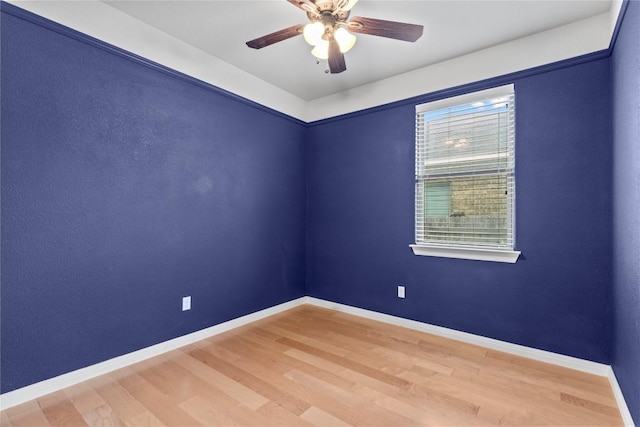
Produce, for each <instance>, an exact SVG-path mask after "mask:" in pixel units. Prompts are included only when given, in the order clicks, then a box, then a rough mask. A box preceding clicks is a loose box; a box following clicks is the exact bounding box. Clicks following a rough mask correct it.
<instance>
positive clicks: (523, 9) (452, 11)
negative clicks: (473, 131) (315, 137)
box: [5, 0, 622, 122]
mask: <svg viewBox="0 0 640 427" xmlns="http://www.w3.org/2000/svg"><path fill="white" fill-rule="evenodd" d="M5 1H7V2H9V3H12V4H14V5H15V6H18V7H20V8H23V9H26V10H29V11H31V12H33V13H35V14H37V15H40V16H43V17H45V18H48V19H50V20H52V21H55V22H57V23H60V24H62V25H64V26H66V27H69V28H72V29H74V30H77V31H79V32H81V33H84V34H87V35H89V36H92V37H95V38H97V39H99V40H102V41H103V42H105V43H107V44H110V45H113V46H116V47H119V48H122V49H124V50H126V51H128V52H131V53H133V54H135V55H138V56H140V57H143V58H146V59H148V60H150V61H152V62H155V63H158V64H161V65H163V66H166V67H168V68H170V69H172V70H176V71H178V72H180V73H183V74H186V75H188V76H191V77H193V78H195V79H197V80H200V81H202V82H205V83H208V84H211V85H213V86H216V87H218V88H221V89H223V90H225V91H228V92H230V93H233V94H234V95H237V96H240V97H243V98H246V99H248V100H251V101H254V102H256V103H257V104H261V105H264V106H266V107H268V108H271V109H273V110H277V111H279V112H282V113H284V114H286V115H289V116H291V117H294V118H297V119H300V120H302V121H305V122H314V121H317V120H322V119H325V118H330V117H335V116H339V115H342V114H348V113H350V112H355V111H360V110H364V109H367V108H371V107H375V106H379V105H383V104H388V103H392V102H395V101H399V100H403V99H407V98H411V97H415V96H420V95H423V94H427V93H432V92H437V91H440V90H444V89H447V88H452V87H456V86H460V85H464V84H468V83H472V82H477V81H481V80H485V79H491V78H493V77H496V76H502V75H508V74H510V73H514V72H518V71H522V70H527V69H531V68H534V67H538V66H541V65H545V64H551V63H555V62H558V61H562V60H563V59H567V58H574V57H579V56H581V55H585V54H589V53H592V52H597V51H601V50H604V49H607V47H608V46H609V43H610V41H611V37H612V34H613V31H614V28H615V23H616V20H617V18H618V15H619V13H620V10H621V5H622V0H413V1H404V0H386V1H377V0H360V1H359V2H358V4H356V6H355V7H354V9H353V10H352V16H364V17H369V18H378V19H385V20H393V21H400V22H408V23H414V24H420V25H423V26H424V35H423V36H422V38H421V39H420V40H418V41H417V42H416V43H408V42H403V41H398V40H390V39H385V38H381V37H375V36H368V35H357V37H358V42H357V43H356V45H355V46H354V48H353V49H352V50H351V51H349V52H348V53H346V54H345V59H346V63H347V70H346V71H345V72H343V73H341V74H325V72H324V71H325V68H326V67H327V66H326V64H324V63H320V64H316V60H315V58H314V57H313V56H312V55H311V53H310V46H308V45H307V44H306V43H305V42H304V39H303V38H302V37H294V38H292V39H288V40H285V41H283V42H280V43H277V44H274V45H272V46H268V47H265V48H263V49H260V50H255V49H250V48H248V47H247V46H246V45H245V42H247V41H249V40H252V39H255V38H257V37H260V36H263V35H266V34H268V33H271V32H274V31H277V30H280V29H283V28H287V27H290V26H293V25H296V24H304V23H306V16H305V14H304V13H303V12H302V11H301V10H300V9H298V8H297V7H295V6H293V5H291V4H289V3H288V2H287V1H286V0H258V1H255V0H254V1H245V0H233V1H218V0H203V1H191V0H161V1H153V0H143V1H138V0H135V1H134V0H119V1H108V0H105V1H99V0H76V1H69V0H5Z"/></svg>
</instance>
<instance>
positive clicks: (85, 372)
mask: <svg viewBox="0 0 640 427" xmlns="http://www.w3.org/2000/svg"><path fill="white" fill-rule="evenodd" d="M303 304H311V305H315V306H318V307H324V308H328V309H331V310H335V311H340V312H344V313H348V314H352V315H355V316H359V317H364V318H367V319H371V320H377V321H380V322H384V323H389V324H392V325H397V326H402V327H405V328H409V329H414V330H417V331H421V332H426V333H429V334H433V335H438V336H441V337H445V338H450V339H453V340H456V341H462V342H466V343H469V344H475V345H479V346H482V347H486V348H489V349H493V350H499V351H503V352H505V353H510V354H515V355H518V356H523V357H527V358H529V359H534V360H539V361H542V362H547V363H552V364H554V365H559V366H563V367H566V368H570V369H576V370H578V371H582V372H587V373H590V374H595V375H599V376H603V377H607V378H609V383H610V384H611V388H612V389H613V393H614V395H615V398H616V401H617V403H618V407H619V409H620V413H621V415H622V419H623V421H624V423H625V425H626V426H627V427H634V423H633V419H632V418H631V413H630V412H629V408H628V407H627V404H626V401H625V400H624V396H623V394H622V391H621V390H620V386H619V385H618V381H617V380H616V377H615V374H614V372H613V369H611V366H609V365H605V364H602V363H596V362H591V361H588V360H584V359H578V358H576V357H571V356H565V355H562V354H557V353H552V352H549V351H545V350H538V349H535V348H530V347H525V346H522V345H518V344H512V343H508V342H505V341H500V340H496V339H493V338H487V337H483V336H479V335H474V334H470V333H467V332H461V331H456V330H453V329H448V328H444V327H441V326H435V325H430V324H428V323H422V322H418V321H415V320H409V319H405V318H402V317H397V316H391V315H389V314H384V313H379V312H376V311H371V310H365V309H362V308H357V307H353V306H349V305H345V304H340V303H335V302H331V301H326V300H322V299H318V298H314V297H301V298H297V299H295V300H291V301H288V302H285V303H282V304H278V305H276V306H273V307H270V308H266V309H264V310H260V311H257V312H255V313H251V314H247V315H246V316H242V317H238V318H236V319H233V320H229V321H228V322H224V323H220V324H218V325H215V326H212V327H210V328H206V329H202V330H200V331H197V332H193V333H191V334H188V335H183V336H181V337H178V338H174V339H172V340H169V341H165V342H162V343H160V344H156V345H153V346H151V347H147V348H143V349H141V350H137V351H134V352H132V353H128V354H125V355H122V356H119V357H116V358H113V359H110V360H106V361H104V362H100V363H97V364H95V365H91V366H87V367H86V368H82V369H78V370H76V371H73V372H69V373H66V374H63V375H60V376H58V377H55V378H50V379H48V380H44V381H41V382H39V383H36V384H32V385H29V386H26V387H23V388H20V389H17V390H14V391H11V392H9V393H5V394H2V395H0V408H1V409H2V410H4V409H8V408H11V407H13V406H16V405H19V404H21V403H24V402H28V401H30V400H33V399H37V398H39V397H42V396H44V395H46V394H49V393H53V392H55V391H58V390H62V389H64V388H66V387H70V386H72V385H75V384H78V383H80V382H82V381H87V380H89V379H91V378H95V377H97V376H100V375H103V374H106V373H109V372H112V371H115V370H117V369H121V368H124V367H127V366H130V365H133V364H135V363H138V362H141V361H143V360H146V359H149V358H151V357H154V356H158V355H160V354H163V353H166V352H168V351H171V350H175V349H177V348H180V347H184V346H185V345H188V344H192V343H194V342H197V341H200V340H203V339H206V338H209V337H212V336H214V335H217V334H220V333H222V332H226V331H229V330H231V329H234V328H237V327H240V326H243V325H246V324H248V323H251V322H255V321H256V320H260V319H263V318H265V317H268V316H271V315H274V314H277V313H280V312H283V311H285V310H289V309H291V308H294V307H297V306H300V305H303Z"/></svg>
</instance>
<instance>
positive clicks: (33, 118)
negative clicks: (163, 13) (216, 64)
mask: <svg viewBox="0 0 640 427" xmlns="http://www.w3.org/2000/svg"><path fill="white" fill-rule="evenodd" d="M6 10H12V9H11V7H9V6H7V5H6V4H3V13H2V34H1V39H2V87H1V90H2V110H1V114H2V134H1V138H2V294H1V301H2V306H1V311H2V313H1V316H2V317H1V321H2V322H1V323H2V326H1V328H2V329H1V333H2V353H1V359H2V366H1V368H2V392H8V391H10V390H13V389H16V388H18V387H22V386H25V385H28V384H31V383H34V382H37V381H40V380H44V379H47V378H50V377H53V376H56V375H59V374H62V373H65V372H68V371H71V370H75V369H78V368H81V367H84V366H87V365H91V364H93V363H97V362H101V361H104V360H106V359H109V358H112V357H115V356H119V355H122V354H124V353H128V352H131V351H134V350H137V349H140V348H143V347H146V346H149V345H152V344H156V343H158V342H161V341H165V340H168V339H171V338H175V337H178V336H181V335H184V334H186V333H189V332H192V331H196V330H199V329H202V328H205V327H208V326H211V325H214V324H217V323H220V322H222V321H225V320H228V319H232V318H235V317H238V316H241V315H244V314H247V313H250V312H254V311H257V310H259V309H262V308H265V307H270V306H273V305H275V304H278V303H281V302H283V301H288V300H291V299H293V298H296V297H299V296H301V295H303V294H304V280H305V276H304V252H305V229H304V227H305V220H304V214H305V205H304V203H305V170H304V166H305V162H304V156H305V153H304V149H305V148H304V135H305V127H304V125H302V124H300V123H296V122H295V121H293V120H290V119H285V118H282V116H281V115H279V114H275V113H269V112H265V111H263V110H261V109H258V108H255V107H254V106H251V105H248V104H247V103H244V102H238V101H237V100H235V99H232V98H230V97H228V96H224V95H221V94H220V93H217V92H216V91H213V90H207V89H204V88H202V87H199V86H197V85H194V84H190V83H188V82H185V81H183V80H180V79H177V78H175V77H172V76H169V75H168V74H165V73H162V72H159V71H156V70H154V69H152V68H149V67H146V66H143V65H140V64H138V63H136V62H135V61H130V60H127V59H125V58H123V57H122V56H118V55H113V54H112V53H109V52H107V51H105V50H102V49H96V48H95V47H93V46H90V45H89V44H86V43H83V42H80V41H77V40H74V39H73V38H69V37H66V36H62V35H60V34H57V33H56V32H53V31H51V30H48V29H45V28H43V27H41V26H38V25H33V24H31V23H29V22H27V21H24V20H21V19H18V18H16V17H14V16H12V15H10V14H9V13H5V12H6ZM185 295H191V296H192V297H193V309H192V310H191V311H189V312H185V313H182V312H181V298H182V296H185Z"/></svg>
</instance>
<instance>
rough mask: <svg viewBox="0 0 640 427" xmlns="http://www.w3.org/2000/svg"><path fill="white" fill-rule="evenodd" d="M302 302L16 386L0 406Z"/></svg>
mask: <svg viewBox="0 0 640 427" xmlns="http://www.w3.org/2000/svg"><path fill="white" fill-rule="evenodd" d="M305 302H306V299H305V297H301V298H297V299H295V300H291V301H288V302H285V303H282V304H278V305H275V306H273V307H269V308H266V309H264V310H260V311H256V312H255V313H251V314H247V315H246V316H242V317H238V318H236V319H232V320H229V321H227V322H224V323H219V324H217V325H215V326H212V327H210V328H206V329H202V330H199V331H196V332H193V333H191V334H187V335H183V336H181V337H178V338H174V339H172V340H169V341H165V342H162V343H160V344H156V345H152V346H151V347H146V348H143V349H140V350H137V351H134V352H131V353H127V354H124V355H122V356H118V357H115V358H113V359H109V360H106V361H104V362H100V363H96V364H95V365H91V366H87V367H86V368H82V369H78V370H76V371H72V372H68V373H66V374H62V375H60V376H57V377H54V378H50V379H48V380H44V381H41V382H38V383H35V384H31V385H28V386H26V387H22V388H19V389H17V390H13V391H10V392H8V393H4V394H2V395H0V409H2V410H5V409H8V408H11V407H13V406H16V405H19V404H21V403H24V402H28V401H30V400H33V399H37V398H39V397H42V396H44V395H46V394H49V393H53V392H55V391H58V390H62V389H64V388H66V387H71V386H72V385H75V384H78V383H81V382H82V381H87V380H89V379H91V378H95V377H98V376H100V375H104V374H106V373H109V372H112V371H115V370H117V369H121V368H124V367H126V366H130V365H133V364H134V363H138V362H141V361H143V360H146V359H149V358H152V357H154V356H158V355H160V354H163V353H166V352H168V351H171V350H175V349H177V348H180V347H184V346H185V345H189V344H192V343H194V342H197V341H200V340H203V339H205V338H209V337H212V336H214V335H217V334H220V333H222V332H226V331H229V330H231V329H234V328H237V327H240V326H243V325H246V324H248V323H251V322H255V321H256V320H260V319H263V318H265V317H268V316H271V315H274V314H277V313H280V312H282V311H285V310H289V309H291V308H293V307H297V306H299V305H302V304H304V303H305Z"/></svg>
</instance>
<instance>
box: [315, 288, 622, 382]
mask: <svg viewBox="0 0 640 427" xmlns="http://www.w3.org/2000/svg"><path fill="white" fill-rule="evenodd" d="M306 303H308V304H313V305H317V306H319V307H324V308H329V309H331V310H336V311H342V312H344V313H348V314H353V315H356V316H360V317H365V318H367V319H372V320H378V321H380V322H385V323H390V324H393V325H398V326H402V327H405V328H409V329H414V330H417V331H421V332H426V333H429V334H433V335H438V336H441V337H445V338H450V339H453V340H456V341H462V342H466V343H469V344H475V345H479V346H482V347H487V348H490V349H492V350H499V351H503V352H505V353H510V354H515V355H518V356H523V357H527V358H529V359H534V360H539V361H542V362H547V363H552V364H554V365H559V366H563V367H565V368H571V369H576V370H578V371H582V372H587V373H590V374H595V375H599V376H601V377H606V376H608V372H609V369H610V367H609V365H605V364H602V363H597V362H591V361H589V360H584V359H578V358H577V357H571V356H565V355H562V354H557V353H552V352H550V351H545V350H538V349H536V348H531V347H525V346H523V345H519V344H512V343H509V342H505V341H500V340H496V339H493V338H487V337H483V336H480V335H474V334H470V333H467V332H460V331H456V330H454V329H448V328H443V327H442V326H435V325H430V324H428V323H422V322H418V321H415V320H409V319H405V318H402V317H396V316H391V315H389V314H383V313H378V312H376V311H370V310H364V309H362V308H357V307H352V306H349V305H344V304H339V303H335V302H330V301H325V300H321V299H317V298H313V297H306Z"/></svg>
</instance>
